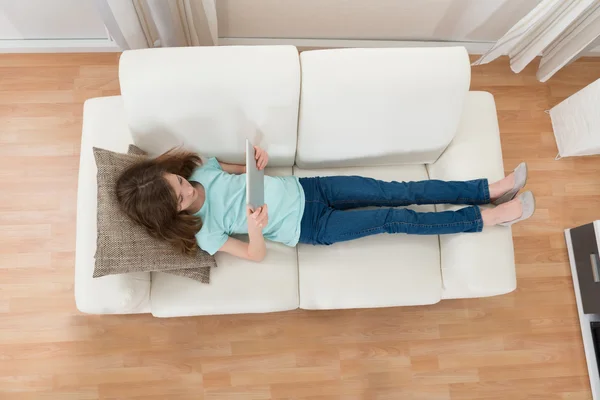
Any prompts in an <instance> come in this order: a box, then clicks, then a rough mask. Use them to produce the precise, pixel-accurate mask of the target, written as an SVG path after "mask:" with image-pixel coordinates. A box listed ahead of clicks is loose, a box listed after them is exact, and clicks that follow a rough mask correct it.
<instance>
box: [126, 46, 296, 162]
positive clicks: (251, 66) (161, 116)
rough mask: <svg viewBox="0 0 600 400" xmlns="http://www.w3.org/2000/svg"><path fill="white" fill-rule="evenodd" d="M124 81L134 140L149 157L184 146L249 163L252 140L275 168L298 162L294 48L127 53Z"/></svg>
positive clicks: (228, 48) (211, 48)
mask: <svg viewBox="0 0 600 400" xmlns="http://www.w3.org/2000/svg"><path fill="white" fill-rule="evenodd" d="M119 81H120V84H121V93H122V94H123V98H124V101H125V108H126V110H127V118H128V122H129V126H130V128H131V131H132V134H133V138H134V142H135V143H136V144H137V145H139V146H140V147H141V148H143V149H144V150H146V151H148V152H149V153H150V154H157V153H162V152H164V151H165V150H168V149H169V148H171V147H175V146H181V145H184V146H185V147H186V148H188V149H190V150H192V151H196V152H198V153H201V154H202V155H204V156H215V157H218V158H219V160H221V161H225V162H232V163H239V164H243V163H244V160H245V158H244V154H245V140H244V139H246V138H249V139H251V140H252V141H253V142H254V144H256V145H262V146H263V147H264V148H265V149H266V150H267V151H269V155H270V162H269V164H270V165H271V166H288V167H291V166H292V165H293V164H294V157H295V154H296V142H297V131H298V104H299V95H300V64H299V59H298V51H297V50H296V48H295V47H293V46H248V47H245V46H235V47H233V46H224V47H184V48H160V49H143V50H131V51H126V52H124V53H123V55H122V56H121V59H120V64H119ZM149 82H150V84H149Z"/></svg>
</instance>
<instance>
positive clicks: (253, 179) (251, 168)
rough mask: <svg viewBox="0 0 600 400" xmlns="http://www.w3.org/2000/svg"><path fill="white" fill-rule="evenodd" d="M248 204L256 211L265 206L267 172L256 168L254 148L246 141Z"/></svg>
mask: <svg viewBox="0 0 600 400" xmlns="http://www.w3.org/2000/svg"><path fill="white" fill-rule="evenodd" d="M246 204H248V205H249V206H250V208H252V210H256V209H257V208H258V207H261V206H262V205H264V204H265V171H264V170H262V171H259V170H258V168H256V159H255V158H254V146H253V145H252V143H250V140H248V139H246Z"/></svg>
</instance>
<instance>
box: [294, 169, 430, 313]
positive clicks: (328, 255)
mask: <svg viewBox="0 0 600 400" xmlns="http://www.w3.org/2000/svg"><path fill="white" fill-rule="evenodd" d="M294 175H297V176H299V177H308V176H329V175H361V176H366V177H371V178H376V179H382V180H386V181H391V180H397V181H403V180H404V181H418V180H425V179H428V177H427V171H426V169H425V166H423V165H411V166H393V167H368V168H338V169H325V170H304V169H299V168H295V169H294ZM409 208H410V209H413V210H415V211H424V212H430V211H434V208H433V206H431V205H423V206H410V207H409ZM298 269H299V285H300V307H301V308H304V309H335V308H366V307H388V306H406V305H417V304H432V303H436V302H438V301H439V300H440V296H441V291H442V283H441V273H440V249H439V240H438V236H415V235H405V234H397V235H387V234H384V235H377V236H370V237H366V238H362V239H358V240H354V241H350V242H342V243H335V244H333V245H331V246H312V245H306V244H300V245H298Z"/></svg>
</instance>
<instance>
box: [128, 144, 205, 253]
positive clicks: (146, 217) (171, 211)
mask: <svg viewBox="0 0 600 400" xmlns="http://www.w3.org/2000/svg"><path fill="white" fill-rule="evenodd" d="M201 164H202V161H201V160H200V157H199V156H198V155H197V154H194V153H190V152H187V151H182V150H179V149H171V150H169V151H167V152H166V153H164V154H162V155H160V156H158V157H156V158H153V159H148V160H144V161H141V162H139V163H137V164H135V165H133V166H131V167H129V168H128V169H127V170H125V171H124V172H123V173H122V174H121V176H120V177H119V179H118V180H117V184H116V194H117V200H118V201H119V204H120V205H121V208H122V209H123V211H124V212H125V213H126V214H127V215H128V216H129V217H131V219H133V220H134V221H135V222H137V223H139V224H141V225H142V226H144V227H145V228H146V229H147V230H148V232H149V233H150V234H151V235H152V236H154V237H157V238H160V239H164V240H166V241H168V242H169V243H171V244H172V245H173V246H175V248H177V249H179V250H181V251H182V252H183V253H186V254H190V255H193V254H195V253H196V252H197V251H198V245H197V244H196V239H195V235H196V233H198V231H199V230H200V228H201V227H202V221H201V220H200V218H198V217H196V216H194V215H193V214H190V213H189V212H187V211H181V212H179V211H177V196H176V194H175V191H174V190H173V188H172V187H171V185H169V183H168V182H167V179H166V178H165V174H167V173H172V174H176V175H181V176H182V177H184V178H186V179H188V178H189V177H190V176H191V175H192V172H193V171H194V169H196V168H197V167H198V166H199V165H201Z"/></svg>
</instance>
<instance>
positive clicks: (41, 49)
mask: <svg viewBox="0 0 600 400" xmlns="http://www.w3.org/2000/svg"><path fill="white" fill-rule="evenodd" d="M286 44H287V45H290V44H291V45H293V46H296V47H298V48H299V49H300V50H309V49H327V48H346V47H444V46H464V47H465V48H466V49H467V51H468V52H469V53H470V54H484V53H485V52H487V51H488V50H489V49H490V48H491V47H492V46H493V45H494V43H493V42H453V41H416V40H354V39H295V38H219V46H244V45H249V46H257V45H286ZM119 51H121V49H120V48H119V46H118V45H117V44H116V43H115V42H114V41H113V40H111V39H108V38H107V39H65V40H59V39H57V40H25V39H24V40H2V39H0V53H94V52H119ZM585 55H586V56H592V57H600V46H598V47H596V48H594V49H592V50H591V51H590V52H588V53H586V54H585Z"/></svg>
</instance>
